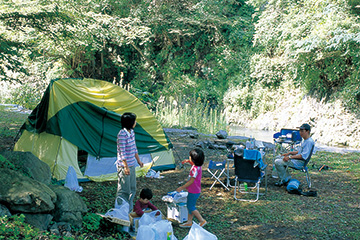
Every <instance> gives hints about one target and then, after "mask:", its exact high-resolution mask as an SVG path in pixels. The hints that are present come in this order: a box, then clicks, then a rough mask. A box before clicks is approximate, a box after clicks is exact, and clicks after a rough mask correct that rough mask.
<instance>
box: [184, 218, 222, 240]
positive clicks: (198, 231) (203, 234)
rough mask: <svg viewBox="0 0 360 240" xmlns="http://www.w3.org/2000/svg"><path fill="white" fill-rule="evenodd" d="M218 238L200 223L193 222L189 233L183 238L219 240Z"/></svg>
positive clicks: (185, 239)
mask: <svg viewBox="0 0 360 240" xmlns="http://www.w3.org/2000/svg"><path fill="white" fill-rule="evenodd" d="M217 239H218V238H217V237H216V236H215V235H214V234H212V233H211V232H208V231H206V230H205V229H204V228H202V227H200V226H199V225H198V224H196V223H195V222H193V225H192V226H191V228H190V231H189V234H188V235H187V236H186V237H185V238H184V239H183V240H217Z"/></svg>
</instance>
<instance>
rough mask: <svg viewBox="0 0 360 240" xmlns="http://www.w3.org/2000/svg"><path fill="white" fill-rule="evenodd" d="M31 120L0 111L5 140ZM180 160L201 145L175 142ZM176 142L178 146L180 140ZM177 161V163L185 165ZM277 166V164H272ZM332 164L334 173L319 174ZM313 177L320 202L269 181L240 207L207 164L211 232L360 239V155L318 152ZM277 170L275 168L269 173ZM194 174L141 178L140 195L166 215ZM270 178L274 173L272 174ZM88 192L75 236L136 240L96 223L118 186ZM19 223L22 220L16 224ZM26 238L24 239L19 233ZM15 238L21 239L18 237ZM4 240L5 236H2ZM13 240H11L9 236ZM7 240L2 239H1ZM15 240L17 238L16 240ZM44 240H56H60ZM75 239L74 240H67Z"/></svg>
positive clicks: (202, 206) (24, 230)
mask: <svg viewBox="0 0 360 240" xmlns="http://www.w3.org/2000/svg"><path fill="white" fill-rule="evenodd" d="M24 120H25V117H24V115H22V114H19V113H10V112H8V111H5V110H4V108H0V122H1V131H0V140H3V139H7V138H13V137H14V136H15V135H16V133H17V130H18V128H19V127H20V126H21V125H22V123H23V121H24ZM169 137H170V139H172V140H173V144H174V149H175V150H176V152H177V154H176V158H179V159H185V158H186V157H187V155H188V153H189V150H190V149H192V148H193V147H194V145H195V143H196V142H197V141H200V140H204V139H202V138H206V136H200V139H191V138H186V139H185V138H180V137H179V136H177V135H176V136H172V135H171V134H169ZM175 139H176V140H175ZM205 154H206V159H207V160H206V161H207V162H208V161H209V159H222V158H223V157H225V155H226V153H225V152H221V151H220V150H210V149H206V150H205ZM179 159H177V160H179ZM267 161H268V163H269V165H271V159H268V160H267ZM323 164H326V165H328V166H329V167H330V169H329V170H323V171H321V172H319V171H318V168H319V167H320V166H321V165H323ZM309 165H310V176H311V180H312V183H313V186H314V190H316V191H317V192H318V196H317V197H305V196H299V195H292V194H288V193H287V192H286V190H285V188H278V187H275V186H273V183H274V182H275V179H272V178H269V180H268V192H267V194H266V195H265V196H261V197H260V199H259V201H258V202H256V203H248V202H240V201H235V200H234V198H233V194H234V193H233V190H231V191H226V190H224V188H222V187H221V186H220V185H219V184H217V185H215V187H214V188H213V189H212V190H209V187H210V185H211V183H212V181H213V180H212V179H210V177H209V174H208V173H207V171H206V166H207V163H205V165H204V168H203V170H204V171H203V181H202V194H201V197H200V199H199V204H198V209H199V211H200V213H201V214H202V215H203V216H204V218H205V219H206V220H207V221H208V225H207V226H205V229H206V230H208V231H209V232H211V233H213V234H215V235H216V236H217V237H218V239H224V240H232V239H234V240H235V239H236V240H238V239H360V237H359V236H360V228H359V225H360V218H359V213H360V203H359V199H360V198H359V197H360V184H359V179H360V153H331V152H317V153H316V154H314V155H313V157H312V159H311V162H310V164H309ZM268 170H271V166H269V167H268ZM188 171H189V169H183V168H182V169H178V170H174V171H166V172H163V173H162V174H161V175H162V176H164V179H148V178H138V181H137V184H138V186H137V189H138V192H139V191H140V190H141V189H142V188H143V187H150V188H152V189H153V192H154V198H153V199H152V202H153V203H154V204H155V205H156V206H158V208H159V209H160V210H161V211H162V212H163V213H164V214H166V205H165V203H164V202H163V201H162V200H161V197H162V196H163V195H165V194H166V193H167V192H169V191H173V190H174V188H176V186H177V183H178V182H179V181H182V180H184V179H186V177H187V175H188ZM269 174H270V173H269ZM292 175H293V177H295V178H296V179H298V180H300V181H301V182H302V183H303V185H304V183H305V176H304V174H303V173H301V172H295V171H293V172H292ZM81 186H82V187H83V188H84V190H83V192H81V193H80V196H81V197H82V199H83V200H84V202H85V203H86V205H87V207H88V212H89V213H88V214H87V215H86V216H84V226H86V229H85V228H84V229H82V230H79V231H78V233H77V234H74V236H77V237H74V238H76V239H85V238H86V239H108V240H110V239H130V237H129V236H128V235H127V234H123V233H119V232H118V231H117V229H116V227H114V225H111V224H109V223H104V222H101V224H99V226H98V222H97V221H99V220H97V219H96V218H94V213H105V212H106V211H107V210H109V209H110V208H112V207H113V205H114V200H115V193H116V186H117V183H116V182H101V183H96V182H87V183H81ZM10 221H14V220H4V219H0V230H1V229H3V230H4V231H6V233H7V234H10V233H11V231H10V230H8V228H7V227H6V226H11V224H10ZM16 221H19V220H16ZM21 226H22V227H21V228H17V231H18V232H17V233H16V234H17V235H19V234H22V235H21V236H28V237H30V238H31V239H40V237H39V236H41V234H42V235H44V233H40V232H39V233H34V230H33V229H29V226H26V225H25V224H24V223H21ZM173 229H174V234H175V236H176V237H177V239H179V240H182V239H183V238H184V237H185V236H186V235H187V234H188V232H189V230H188V229H181V228H179V227H178V226H177V224H173ZM19 232H20V233H19ZM14 234H15V233H14ZM1 235H2V234H1V233H0V236H1ZM7 236H9V235H7ZM0 239H1V237H0ZM9 239H11V237H9ZM12 239H15V236H14V237H13V238H12ZM41 239H56V238H55V237H50V235H49V234H48V235H47V238H45V237H43V238H41ZM66 239H72V238H68V237H67V238H66Z"/></svg>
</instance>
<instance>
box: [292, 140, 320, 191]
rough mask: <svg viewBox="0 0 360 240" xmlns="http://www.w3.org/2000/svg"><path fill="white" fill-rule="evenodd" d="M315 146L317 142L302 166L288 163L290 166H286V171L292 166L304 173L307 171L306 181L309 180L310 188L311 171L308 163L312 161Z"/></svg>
mask: <svg viewBox="0 0 360 240" xmlns="http://www.w3.org/2000/svg"><path fill="white" fill-rule="evenodd" d="M314 147H315V144H314V146H312V148H311V151H310V154H309V157H308V158H307V159H305V160H304V161H305V163H304V165H303V166H301V167H296V166H289V165H288V166H287V167H286V171H287V170H288V168H289V167H290V168H292V169H295V170H299V171H302V172H304V173H305V177H306V182H307V184H308V187H309V188H311V179H310V175H309V171H308V167H307V165H308V163H309V162H310V159H311V156H312V154H313V152H314Z"/></svg>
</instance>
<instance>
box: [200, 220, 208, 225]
mask: <svg viewBox="0 0 360 240" xmlns="http://www.w3.org/2000/svg"><path fill="white" fill-rule="evenodd" d="M206 224H207V221H206V220H204V221H202V222H201V223H200V224H199V225H200V227H204V226H205V225H206Z"/></svg>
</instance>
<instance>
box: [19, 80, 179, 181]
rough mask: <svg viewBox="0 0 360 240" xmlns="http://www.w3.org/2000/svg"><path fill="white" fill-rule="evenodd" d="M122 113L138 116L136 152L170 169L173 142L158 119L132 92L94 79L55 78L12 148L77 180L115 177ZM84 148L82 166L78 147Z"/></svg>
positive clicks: (57, 175) (154, 165)
mask: <svg viewBox="0 0 360 240" xmlns="http://www.w3.org/2000/svg"><path fill="white" fill-rule="evenodd" d="M124 112H133V113H135V114H136V115H137V119H136V120H137V125H136V127H135V129H134V131H135V139H136V145H137V148H138V151H139V156H140V158H141V160H142V161H143V162H144V163H148V165H149V164H151V166H152V168H153V169H154V170H156V171H158V170H169V169H175V160H174V156H173V153H172V150H171V148H172V145H171V143H170V141H169V139H168V138H167V137H166V135H165V132H164V131H163V129H162V127H161V125H160V123H159V122H158V121H157V120H156V119H155V117H154V116H153V115H152V113H151V112H150V111H149V109H148V108H147V107H146V106H145V105H144V104H143V103H141V102H140V101H139V100H138V99H137V98H136V97H135V96H134V95H132V94H130V93H129V92H127V91H126V90H124V89H123V88H121V87H119V86H117V85H114V84H112V83H109V82H106V81H101V80H95V79H87V78H84V79H55V80H52V81H51V82H50V84H49V86H48V87H47V89H46V91H45V93H44V96H43V97H42V99H41V102H40V103H39V104H38V105H37V107H36V108H35V109H34V110H33V111H32V113H31V114H30V115H29V117H28V119H27V120H26V122H25V123H24V125H23V126H22V127H21V136H20V138H19V139H18V141H17V142H16V144H15V146H14V151H23V152H27V151H29V152H32V153H33V154H34V155H35V156H37V157H38V158H39V159H40V160H42V161H44V162H45V163H47V164H48V165H49V166H50V169H51V171H52V174H53V177H55V178H56V179H57V180H64V179H65V177H66V173H67V170H68V168H69V166H72V167H73V168H74V169H75V171H76V174H77V177H78V179H79V180H81V179H91V180H93V181H110V180H116V179H117V175H116V166H115V164H114V163H115V160H116V156H117V148H116V138H117V134H118V132H119V131H120V129H121V123H120V117H121V114H122V113H124ZM79 150H83V151H86V152H87V153H88V159H87V163H86V170H85V171H84V173H82V171H81V170H80V168H79V163H78V151H79Z"/></svg>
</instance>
